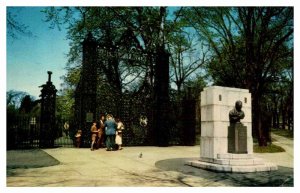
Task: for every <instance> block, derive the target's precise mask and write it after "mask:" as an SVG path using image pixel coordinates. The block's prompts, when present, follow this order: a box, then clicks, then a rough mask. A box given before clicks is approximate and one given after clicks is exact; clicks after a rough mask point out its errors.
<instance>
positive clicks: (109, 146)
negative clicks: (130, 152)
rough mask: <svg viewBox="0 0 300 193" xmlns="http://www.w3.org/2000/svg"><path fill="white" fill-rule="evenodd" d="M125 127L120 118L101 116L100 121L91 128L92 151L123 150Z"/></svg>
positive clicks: (109, 115)
mask: <svg viewBox="0 0 300 193" xmlns="http://www.w3.org/2000/svg"><path fill="white" fill-rule="evenodd" d="M123 130H124V125H123V123H122V122H121V120H120V119H119V118H117V119H114V117H113V116H112V115H111V114H108V115H107V116H106V119H105V117H104V115H102V116H101V118H100V121H99V122H96V121H94V122H93V125H92V127H91V151H93V150H94V149H95V148H96V149H98V148H101V147H106V150H107V151H113V150H122V149H123V148H122V131H123Z"/></svg>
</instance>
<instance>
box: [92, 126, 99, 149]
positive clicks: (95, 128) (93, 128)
mask: <svg viewBox="0 0 300 193" xmlns="http://www.w3.org/2000/svg"><path fill="white" fill-rule="evenodd" d="M96 124H97V123H96V121H94V122H93V125H92V127H91V133H92V142H91V151H94V144H95V142H96V137H97V135H98V130H97V126H96Z"/></svg>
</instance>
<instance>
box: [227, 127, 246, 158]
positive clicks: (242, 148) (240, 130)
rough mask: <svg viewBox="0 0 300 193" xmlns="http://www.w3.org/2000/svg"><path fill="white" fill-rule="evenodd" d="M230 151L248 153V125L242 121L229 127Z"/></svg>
mask: <svg viewBox="0 0 300 193" xmlns="http://www.w3.org/2000/svg"><path fill="white" fill-rule="evenodd" d="M228 153H248V151H247V127H246V126H244V125H243V124H241V123H235V124H231V125H230V126H229V127H228Z"/></svg>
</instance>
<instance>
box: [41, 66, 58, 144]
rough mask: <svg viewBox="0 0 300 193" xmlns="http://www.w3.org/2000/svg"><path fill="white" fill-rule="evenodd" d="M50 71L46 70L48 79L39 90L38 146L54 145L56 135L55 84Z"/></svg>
mask: <svg viewBox="0 0 300 193" xmlns="http://www.w3.org/2000/svg"><path fill="white" fill-rule="evenodd" d="M51 74H52V72H51V71H48V81H47V82H46V84H43V85H42V86H40V87H42V90H41V95H40V97H41V117H40V119H41V121H40V147H43V148H49V147H53V146H54V139H55V137H56V134H57V133H56V125H55V124H56V121H55V105H56V104H55V101H56V92H57V90H56V89H55V86H54V85H53V84H52V82H51Z"/></svg>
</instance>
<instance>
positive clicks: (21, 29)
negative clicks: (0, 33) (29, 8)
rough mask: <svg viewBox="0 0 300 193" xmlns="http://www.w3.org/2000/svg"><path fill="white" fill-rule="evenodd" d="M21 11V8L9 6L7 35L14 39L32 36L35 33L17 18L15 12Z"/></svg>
mask: <svg viewBox="0 0 300 193" xmlns="http://www.w3.org/2000/svg"><path fill="white" fill-rule="evenodd" d="M16 11H21V8H15V7H14V8H7V12H6V27H7V35H8V36H9V37H11V38H12V39H18V38H19V36H20V35H21V36H27V37H32V36H33V34H32V32H31V31H30V30H28V26H27V25H25V24H23V23H20V22H18V21H17V20H16V15H15V14H14V12H16Z"/></svg>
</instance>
